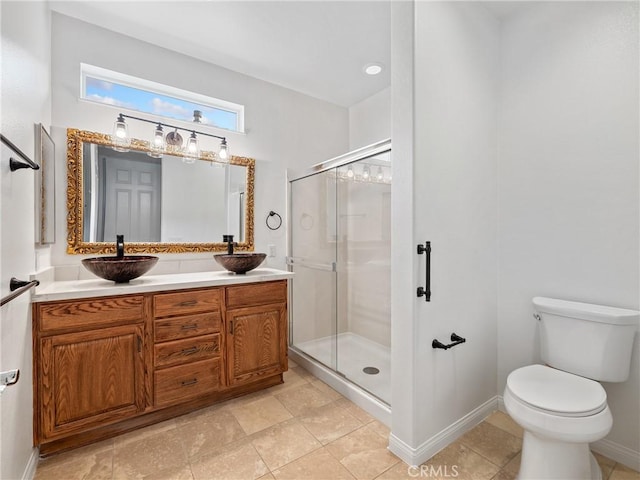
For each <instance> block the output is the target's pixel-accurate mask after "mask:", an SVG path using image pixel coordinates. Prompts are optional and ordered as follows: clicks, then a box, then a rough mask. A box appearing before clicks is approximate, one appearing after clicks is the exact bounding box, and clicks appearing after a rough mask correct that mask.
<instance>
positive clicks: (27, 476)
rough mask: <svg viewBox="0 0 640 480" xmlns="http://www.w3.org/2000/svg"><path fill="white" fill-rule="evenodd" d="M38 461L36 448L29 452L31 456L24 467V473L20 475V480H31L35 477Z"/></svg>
mask: <svg viewBox="0 0 640 480" xmlns="http://www.w3.org/2000/svg"><path fill="white" fill-rule="evenodd" d="M39 459H40V451H39V450H38V449H37V448H34V449H33V450H32V451H31V456H30V457H29V461H28V462H27V466H26V467H25V469H24V473H23V474H22V480H33V477H35V476H36V468H38V460H39Z"/></svg>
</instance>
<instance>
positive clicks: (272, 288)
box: [226, 281, 287, 386]
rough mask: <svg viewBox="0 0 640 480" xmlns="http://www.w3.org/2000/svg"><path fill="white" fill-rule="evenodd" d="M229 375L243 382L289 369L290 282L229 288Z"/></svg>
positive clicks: (233, 380) (237, 382) (236, 382)
mask: <svg viewBox="0 0 640 480" xmlns="http://www.w3.org/2000/svg"><path fill="white" fill-rule="evenodd" d="M226 306H227V309H226V325H227V377H228V384H229V385H231V386H234V385H242V384H245V383H250V382H253V381H256V380H258V379H260V378H264V377H268V376H270V375H277V374H281V373H282V372H284V371H286V370H287V282H286V281H277V282H269V283H263V284H249V285H238V286H233V287H227V288H226Z"/></svg>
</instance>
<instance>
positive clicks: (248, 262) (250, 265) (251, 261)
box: [213, 253, 267, 273]
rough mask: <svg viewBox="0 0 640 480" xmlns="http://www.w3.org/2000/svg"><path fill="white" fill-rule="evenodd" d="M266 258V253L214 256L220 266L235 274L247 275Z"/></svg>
mask: <svg viewBox="0 0 640 480" xmlns="http://www.w3.org/2000/svg"><path fill="white" fill-rule="evenodd" d="M266 257H267V254H266V253H232V254H231V255H229V254H220V255H214V256H213V258H215V259H216V262H218V263H219V264H220V265H222V266H223V267H224V268H225V269H226V270H229V271H230V272H235V273H247V272H248V271H250V270H253V269H254V268H256V267H257V266H259V265H260V264H261V263H262V262H264V259H265V258H266Z"/></svg>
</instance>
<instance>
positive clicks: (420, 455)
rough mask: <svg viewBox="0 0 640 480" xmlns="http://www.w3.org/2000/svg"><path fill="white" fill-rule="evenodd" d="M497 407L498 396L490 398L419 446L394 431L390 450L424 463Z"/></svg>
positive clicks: (410, 462) (414, 461) (417, 462)
mask: <svg viewBox="0 0 640 480" xmlns="http://www.w3.org/2000/svg"><path fill="white" fill-rule="evenodd" d="M497 407H498V397H497V396H496V397H492V398H490V399H489V400H487V401H486V402H484V403H483V404H482V405H480V406H479V407H477V408H475V409H474V410H472V411H471V412H469V413H468V414H466V415H465V416H464V417H462V418H461V419H459V420H458V421H456V422H455V423H453V424H451V425H449V426H448V427H447V428H445V429H444V430H442V431H441V432H439V433H437V434H436V435H434V436H433V437H431V438H429V439H428V440H427V441H425V442H423V443H422V444H421V445H419V446H418V447H417V448H412V447H411V446H410V445H408V444H406V443H405V442H403V441H402V440H400V439H399V438H398V437H396V436H395V435H394V434H393V433H392V434H391V435H390V436H389V450H390V451H391V452H392V453H393V454H395V455H396V456H398V457H400V458H401V459H402V460H403V461H404V462H405V463H407V464H409V465H413V466H418V465H422V464H423V463H424V462H426V461H427V460H429V459H430V458H431V457H433V456H434V455H435V454H436V453H438V452H439V451H440V450H442V449H443V448H445V447H446V446H448V445H449V444H451V443H453V442H454V441H455V440H456V439H457V438H458V437H460V436H461V435H462V434H464V433H465V432H467V431H469V430H471V429H472V428H473V427H475V426H476V425H477V424H479V423H480V422H481V421H482V420H484V419H485V418H486V417H487V416H488V415H489V414H490V413H491V412H493V411H494V410H495V409H496V408H497Z"/></svg>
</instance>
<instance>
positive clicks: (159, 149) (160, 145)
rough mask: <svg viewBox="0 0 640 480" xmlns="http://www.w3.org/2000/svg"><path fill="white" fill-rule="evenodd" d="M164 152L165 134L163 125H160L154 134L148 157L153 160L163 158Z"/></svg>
mask: <svg viewBox="0 0 640 480" xmlns="http://www.w3.org/2000/svg"><path fill="white" fill-rule="evenodd" d="M163 152H164V133H163V132H162V125H160V124H158V126H157V127H156V131H155V133H154V134H153V139H152V140H151V144H150V145H149V152H148V153H147V155H149V156H150V157H153V158H161V157H162V153H163Z"/></svg>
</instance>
